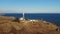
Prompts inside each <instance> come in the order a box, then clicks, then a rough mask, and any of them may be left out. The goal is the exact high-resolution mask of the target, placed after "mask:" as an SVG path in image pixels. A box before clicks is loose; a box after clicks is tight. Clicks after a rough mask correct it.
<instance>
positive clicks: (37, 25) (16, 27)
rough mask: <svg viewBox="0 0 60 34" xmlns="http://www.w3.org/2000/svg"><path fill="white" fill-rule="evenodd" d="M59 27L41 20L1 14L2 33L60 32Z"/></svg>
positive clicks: (0, 27) (40, 33)
mask: <svg viewBox="0 0 60 34" xmlns="http://www.w3.org/2000/svg"><path fill="white" fill-rule="evenodd" d="M58 28H59V27H58V26H57V25H55V24H52V23H50V22H45V21H41V20H26V19H24V18H19V19H18V18H15V17H10V16H9V17H7V16H0V34H60V31H58Z"/></svg>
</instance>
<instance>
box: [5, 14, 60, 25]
mask: <svg viewBox="0 0 60 34" xmlns="http://www.w3.org/2000/svg"><path fill="white" fill-rule="evenodd" d="M4 16H14V17H17V18H20V17H22V13H20V14H19V13H5V14H4ZM25 18H28V19H43V20H44V21H48V22H52V23H54V24H57V25H60V14H59V13H58V14H56V13H25Z"/></svg>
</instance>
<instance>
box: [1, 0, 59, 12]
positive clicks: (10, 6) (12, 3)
mask: <svg viewBox="0 0 60 34" xmlns="http://www.w3.org/2000/svg"><path fill="white" fill-rule="evenodd" d="M22 12H25V13H60V0H0V13H22Z"/></svg>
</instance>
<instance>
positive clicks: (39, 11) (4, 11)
mask: <svg viewBox="0 0 60 34" xmlns="http://www.w3.org/2000/svg"><path fill="white" fill-rule="evenodd" d="M23 12H24V13H60V10H59V9H54V10H52V9H51V10H47V9H45V10H44V9H40V10H39V9H38V10H33V9H4V10H0V13H23Z"/></svg>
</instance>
